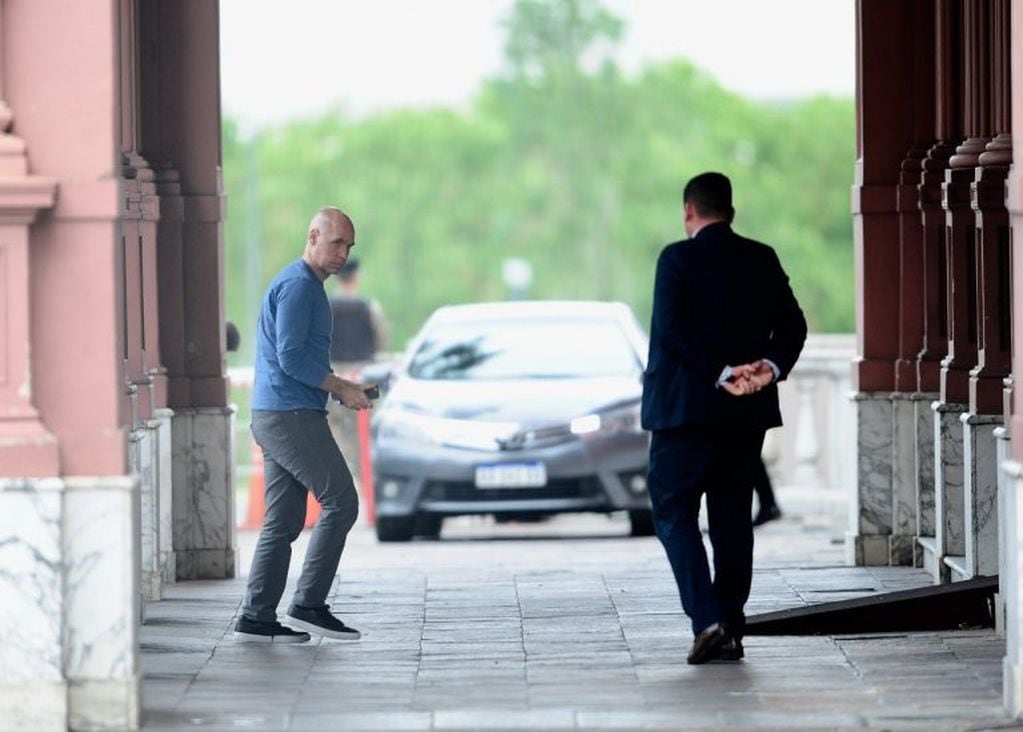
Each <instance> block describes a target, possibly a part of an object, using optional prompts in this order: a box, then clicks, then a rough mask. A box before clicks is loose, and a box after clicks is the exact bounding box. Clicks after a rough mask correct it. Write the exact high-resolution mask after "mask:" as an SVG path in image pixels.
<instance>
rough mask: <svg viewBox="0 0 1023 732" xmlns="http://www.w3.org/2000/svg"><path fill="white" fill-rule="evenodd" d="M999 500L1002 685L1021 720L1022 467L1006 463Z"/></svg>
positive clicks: (1008, 703) (1007, 702) (1013, 712)
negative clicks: (1003, 637) (1000, 513)
mask: <svg viewBox="0 0 1023 732" xmlns="http://www.w3.org/2000/svg"><path fill="white" fill-rule="evenodd" d="M1003 469H1004V470H1005V475H1006V480H1005V483H1004V485H1005V489H1006V490H1005V492H1004V495H1003V496H1002V497H1001V501H1000V503H1001V506H1000V508H1002V509H1003V513H1002V521H1001V524H1002V531H1003V536H1002V545H1003V546H1002V551H1003V564H1002V571H1001V574H1000V576H999V584H1000V591H1001V594H1002V596H1003V598H1004V602H1005V659H1004V661H1003V668H1002V671H1003V673H1002V686H1003V691H1004V700H1005V709H1006V711H1008V712H1009V714H1010V715H1012V716H1013V717H1023V466H1021V465H1020V464H1019V463H1017V462H1012V461H1010V462H1006V463H1005V465H1004V467H1003Z"/></svg>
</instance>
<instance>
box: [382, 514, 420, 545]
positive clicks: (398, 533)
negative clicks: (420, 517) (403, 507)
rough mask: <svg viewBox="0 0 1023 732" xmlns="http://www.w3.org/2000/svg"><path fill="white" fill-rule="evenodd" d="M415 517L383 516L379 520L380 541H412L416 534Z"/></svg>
mask: <svg viewBox="0 0 1023 732" xmlns="http://www.w3.org/2000/svg"><path fill="white" fill-rule="evenodd" d="M415 521H416V520H415V517H414V516H409V517H404V516H402V517H394V516H383V517H378V518H377V522H376V523H377V540H378V541H387V542H391V541H412V535H413V534H414V533H415V532H414V529H415Z"/></svg>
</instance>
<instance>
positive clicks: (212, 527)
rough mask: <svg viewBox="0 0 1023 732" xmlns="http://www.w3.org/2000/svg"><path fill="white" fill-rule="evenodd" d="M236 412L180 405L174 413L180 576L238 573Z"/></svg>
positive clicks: (175, 515)
mask: <svg viewBox="0 0 1023 732" xmlns="http://www.w3.org/2000/svg"><path fill="white" fill-rule="evenodd" d="M233 418H234V413H233V411H232V410H231V409H229V408H226V407H210V408H200V409H177V410H175V411H174V416H173V417H172V418H171V425H172V427H171V431H172V444H173V448H172V450H173V452H172V457H171V462H172V482H173V499H172V505H173V533H174V554H175V565H176V570H177V579H182V580H185V579H188V580H193V579H226V578H230V577H234V576H235V553H236V549H235V515H234V452H233V449H232V448H233V441H232V423H233Z"/></svg>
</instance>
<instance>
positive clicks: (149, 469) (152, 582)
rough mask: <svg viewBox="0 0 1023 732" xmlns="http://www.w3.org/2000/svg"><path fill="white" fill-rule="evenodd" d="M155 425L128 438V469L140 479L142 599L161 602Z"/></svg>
mask: <svg viewBox="0 0 1023 732" xmlns="http://www.w3.org/2000/svg"><path fill="white" fill-rule="evenodd" d="M155 426H156V425H153V426H150V425H149V424H146V423H143V426H141V427H140V428H139V429H137V430H135V431H133V432H132V433H131V435H129V437H128V448H129V452H128V455H129V468H130V470H131V472H132V473H133V474H135V475H136V476H138V480H139V498H140V502H139V505H140V525H139V528H140V532H141V538H142V544H141V551H142V553H141V564H142V586H141V588H140V590H141V592H142V598H143V600H159V599H160V597H161V596H162V594H163V574H162V572H161V571H160V486H159V483H158V481H159V475H158V473H157V457H158V456H157V450H158V445H157V437H158V433H157V432H156V429H155Z"/></svg>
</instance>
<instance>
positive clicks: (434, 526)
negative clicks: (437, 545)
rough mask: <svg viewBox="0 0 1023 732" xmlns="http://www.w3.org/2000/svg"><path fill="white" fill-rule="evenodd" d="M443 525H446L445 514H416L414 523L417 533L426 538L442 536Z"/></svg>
mask: <svg viewBox="0 0 1023 732" xmlns="http://www.w3.org/2000/svg"><path fill="white" fill-rule="evenodd" d="M442 526H444V517H443V516H430V515H426V516H416V519H415V523H414V531H415V535H416V536H422V537H424V538H426V539H438V538H440V530H441V527H442Z"/></svg>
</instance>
